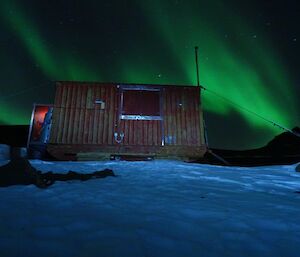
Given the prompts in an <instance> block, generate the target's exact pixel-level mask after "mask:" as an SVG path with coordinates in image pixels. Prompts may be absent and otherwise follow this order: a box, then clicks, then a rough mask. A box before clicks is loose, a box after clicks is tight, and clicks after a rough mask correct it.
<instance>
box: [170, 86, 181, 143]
mask: <svg viewBox="0 0 300 257" xmlns="http://www.w3.org/2000/svg"><path fill="white" fill-rule="evenodd" d="M172 94H173V98H172V102H173V104H174V107H175V108H174V111H175V113H174V116H175V120H176V145H182V140H181V138H182V136H181V120H180V112H179V106H178V101H179V99H178V98H179V95H178V90H177V89H175V90H174V91H173V92H172Z"/></svg>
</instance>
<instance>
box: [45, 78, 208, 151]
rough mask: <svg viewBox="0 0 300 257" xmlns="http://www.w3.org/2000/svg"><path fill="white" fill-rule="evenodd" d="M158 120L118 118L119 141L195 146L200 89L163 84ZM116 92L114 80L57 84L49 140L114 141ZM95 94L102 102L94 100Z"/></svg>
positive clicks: (200, 136) (198, 141) (199, 120)
mask: <svg viewBox="0 0 300 257" xmlns="http://www.w3.org/2000/svg"><path fill="white" fill-rule="evenodd" d="M162 88H163V91H162V106H161V108H162V114H163V117H162V118H163V121H157V120H145V121H139V120H137V121H136V120H131V121H127V122H120V123H119V124H120V128H119V132H124V135H125V136H124V139H123V142H122V143H121V145H141V146H148V145H152V146H160V145H161V144H162V142H163V143H164V144H165V145H170V146H180V145H184V146H200V145H203V144H204V140H203V131H202V125H201V124H202V115H201V109H200V106H199V104H200V98H199V93H200V92H199V90H200V89H199V88H196V87H195V88H194V87H178V86H176V87H172V86H166V87H162ZM119 97H120V96H119V94H118V88H117V85H114V84H100V83H99V84H93V83H78V82H74V83H72V82H60V83H57V89H56V96H55V105H54V112H53V122H52V130H51V137H50V144H71V145H72V144H81V145H82V144H86V145H87V144H89V145H93V144H97V145H115V146H117V145H118V144H117V143H116V142H115V140H114V132H116V131H117V128H116V127H115V124H118V120H117V118H118V117H117V115H118V113H119V111H118V103H119ZM96 99H99V100H102V101H104V102H105V107H104V108H103V109H101V104H95V103H94V102H95V100H96Z"/></svg>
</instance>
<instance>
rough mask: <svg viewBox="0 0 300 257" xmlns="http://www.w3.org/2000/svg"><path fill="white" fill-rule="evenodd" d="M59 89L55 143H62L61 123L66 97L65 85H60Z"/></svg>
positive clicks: (63, 116)
mask: <svg viewBox="0 0 300 257" xmlns="http://www.w3.org/2000/svg"><path fill="white" fill-rule="evenodd" d="M60 87H61V103H60V105H59V106H58V107H57V108H59V109H60V115H59V123H58V135H57V143H62V135H63V122H64V118H65V101H66V97H67V90H66V85H61V86H60Z"/></svg>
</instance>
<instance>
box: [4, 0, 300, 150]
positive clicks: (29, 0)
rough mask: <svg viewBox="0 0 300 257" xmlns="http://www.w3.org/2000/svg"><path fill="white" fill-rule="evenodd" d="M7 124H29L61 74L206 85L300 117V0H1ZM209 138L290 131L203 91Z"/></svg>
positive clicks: (281, 119)
mask: <svg viewBox="0 0 300 257" xmlns="http://www.w3.org/2000/svg"><path fill="white" fill-rule="evenodd" d="M0 12H1V13H0V14H1V16H0V31H1V34H0V42H1V48H0V53H1V59H0V60H1V63H0V65H1V86H0V90H1V91H0V124H8V125H12V124H29V121H30V115H31V110H32V104H33V103H34V102H36V103H44V104H48V103H53V98H54V81H57V80H79V81H99V82H126V83H150V84H151V83H153V84H179V85H196V81H197V80H196V73H195V64H194V46H196V45H197V46H199V68H200V82H201V84H202V85H203V86H205V87H207V88H208V89H210V90H213V91H215V92H217V93H218V94H220V95H222V96H224V97H226V98H228V99H230V100H231V101H234V102H236V103H237V104H239V105H241V106H243V107H245V108H247V109H249V110H251V111H254V112H256V113H258V114H260V115H262V116H264V117H266V118H267V119H270V120H272V121H276V122H278V123H279V124H281V125H283V126H285V127H287V128H290V129H291V128H293V127H295V126H299V125H300V102H299V101H298V99H299V98H300V87H299V86H300V85H299V84H300V73H299V67H300V60H299V53H300V48H299V42H300V29H299V24H300V8H299V6H298V4H297V1H290V0H286V1H258V0H257V1H253V0H252V1H248V0H247V1H237V0H229V1H202V0H198V1H197V0H191V1H184V0H173V1H159V0H143V1H137V0H136V1H114V0H110V1H109V0H107V1H106V0H105V1H101V0H99V1H96V0H94V1H91V0H85V1H70V0H61V1H56V0H52V1H41V0H26V1H25V0H24V1H13V0H1V1H0ZM202 99H203V106H204V112H205V114H204V115H205V120H206V124H207V128H208V138H209V144H210V145H211V147H219V148H236V149H245V148H252V147H258V146H262V145H264V144H265V143H266V142H267V141H269V140H270V139H272V138H273V137H274V136H275V135H277V134H280V133H281V132H283V131H282V130H280V129H278V128H277V127H275V126H273V125H271V124H269V123H266V122H265V121H264V120H262V119H260V118H258V117H256V116H254V115H251V114H249V113H247V112H245V111H243V110H241V109H238V108H236V107H234V106H232V105H230V104H229V103H228V102H226V101H224V100H222V99H220V98H218V97H216V96H215V95H213V94H211V93H209V92H206V91H204V92H203V95H202Z"/></svg>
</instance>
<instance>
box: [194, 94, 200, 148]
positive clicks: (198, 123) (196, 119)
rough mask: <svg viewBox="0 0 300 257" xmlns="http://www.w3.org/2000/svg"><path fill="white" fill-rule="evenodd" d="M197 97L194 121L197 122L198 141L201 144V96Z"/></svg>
mask: <svg viewBox="0 0 300 257" xmlns="http://www.w3.org/2000/svg"><path fill="white" fill-rule="evenodd" d="M195 95H197V96H196V97H195V98H194V108H195V115H194V121H195V124H196V125H195V127H196V128H197V129H196V137H197V141H198V142H199V141H200V140H201V134H200V122H201V121H200V112H199V95H198V94H195Z"/></svg>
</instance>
